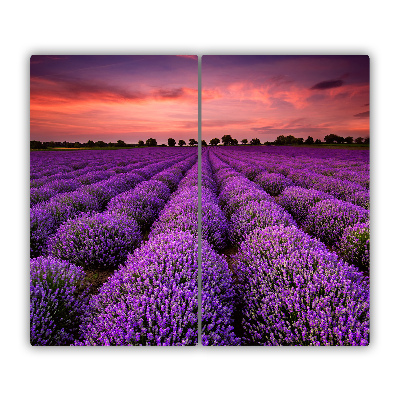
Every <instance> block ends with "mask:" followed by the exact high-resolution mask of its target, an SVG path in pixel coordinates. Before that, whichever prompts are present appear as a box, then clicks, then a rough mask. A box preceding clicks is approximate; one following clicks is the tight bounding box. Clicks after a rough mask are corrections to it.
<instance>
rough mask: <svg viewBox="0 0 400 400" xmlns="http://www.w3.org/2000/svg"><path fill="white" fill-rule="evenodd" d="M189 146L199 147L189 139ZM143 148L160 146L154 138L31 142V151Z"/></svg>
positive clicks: (173, 142)
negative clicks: (58, 148) (112, 140)
mask: <svg viewBox="0 0 400 400" xmlns="http://www.w3.org/2000/svg"><path fill="white" fill-rule="evenodd" d="M188 144H189V146H197V140H195V139H189V142H188ZM175 145H176V140H175V139H173V138H169V139H168V146H171V147H173V146H175ZM141 146H150V147H152V146H159V145H158V144H157V140H156V139H154V138H149V139H147V140H146V142H144V141H143V140H139V141H138V143H135V144H128V143H125V142H124V141H123V140H117V142H115V143H114V142H109V143H106V142H104V141H102V140H99V141H97V142H94V141H93V140H88V141H87V142H86V143H81V142H67V141H64V142H55V141H50V142H41V141H40V140H31V141H30V148H31V149H36V150H38V149H51V148H56V147H65V148H68V149H73V148H76V149H77V148H94V147H117V148H118V147H141ZM160 146H167V145H166V144H161V145H160ZM178 146H180V147H182V146H186V142H185V141H184V140H179V141H178Z"/></svg>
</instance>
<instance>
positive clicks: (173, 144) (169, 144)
mask: <svg viewBox="0 0 400 400" xmlns="http://www.w3.org/2000/svg"><path fill="white" fill-rule="evenodd" d="M175 145H176V141H175V139H172V138H169V139H168V146H171V147H173V146H175Z"/></svg>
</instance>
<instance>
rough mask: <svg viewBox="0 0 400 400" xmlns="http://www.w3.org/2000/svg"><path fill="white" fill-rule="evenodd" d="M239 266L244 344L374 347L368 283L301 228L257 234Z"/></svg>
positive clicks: (236, 261) (242, 249)
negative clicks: (370, 330) (370, 345)
mask: <svg viewBox="0 0 400 400" xmlns="http://www.w3.org/2000/svg"><path fill="white" fill-rule="evenodd" d="M234 267H235V269H236V271H237V274H238V277H239V282H240V283H239V290H240V293H241V297H242V301H243V321H242V323H243V330H244V336H243V338H242V340H243V343H244V344H247V345H302V346H308V345H313V346H319V345H325V346H332V345H333V346H336V345H353V346H354V345H368V342H369V281H368V279H367V278H365V277H364V276H363V274H362V273H361V272H359V271H358V270H357V269H356V268H355V267H354V266H352V265H349V264H347V263H344V262H343V261H341V260H340V259H338V257H337V255H335V254H334V253H332V252H330V251H329V250H328V249H327V248H326V247H325V246H324V245H323V244H322V243H321V242H320V241H318V240H316V239H314V238H311V237H310V236H309V235H307V234H306V233H304V232H302V231H301V230H299V229H297V228H296V227H294V226H289V227H283V226H272V227H267V228H265V229H262V230H255V231H253V233H252V234H251V235H249V236H248V237H247V238H246V240H245V241H244V242H242V243H241V245H240V248H239V252H238V254H237V255H236V257H235V259H234Z"/></svg>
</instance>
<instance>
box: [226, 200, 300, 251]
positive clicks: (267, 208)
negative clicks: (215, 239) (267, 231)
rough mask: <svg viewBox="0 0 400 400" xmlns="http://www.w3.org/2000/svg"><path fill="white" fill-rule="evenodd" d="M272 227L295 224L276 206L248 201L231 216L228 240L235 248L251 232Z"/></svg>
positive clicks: (289, 216) (267, 202)
mask: <svg viewBox="0 0 400 400" xmlns="http://www.w3.org/2000/svg"><path fill="white" fill-rule="evenodd" d="M272 225H284V226H287V225H296V222H295V221H294V220H293V218H292V217H291V215H290V214H288V213H287V212H286V211H285V210H284V209H283V208H282V207H280V206H279V205H277V204H274V203H271V202H269V201H250V202H248V203H247V204H246V205H245V206H244V207H243V208H240V209H239V210H238V211H236V212H235V213H234V214H233V215H232V216H231V219H230V222H229V240H230V241H231V243H232V244H233V245H236V246H237V245H238V244H239V243H241V242H242V241H243V240H244V239H245V237H246V236H247V235H248V234H249V233H251V232H252V231H253V230H255V229H263V228H265V227H267V226H272Z"/></svg>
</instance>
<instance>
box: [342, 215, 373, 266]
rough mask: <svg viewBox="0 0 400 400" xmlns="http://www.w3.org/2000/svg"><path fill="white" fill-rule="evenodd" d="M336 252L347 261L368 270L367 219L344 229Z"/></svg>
mask: <svg viewBox="0 0 400 400" xmlns="http://www.w3.org/2000/svg"><path fill="white" fill-rule="evenodd" d="M338 253H339V254H340V255H341V257H343V259H344V260H345V261H347V262H348V263H350V264H353V265H355V266H356V267H358V268H359V269H361V270H363V271H369V262H370V256H369V221H367V222H364V223H358V224H355V225H354V226H349V227H348V228H346V229H345V231H344V232H343V235H342V238H341V240H340V242H339V245H338Z"/></svg>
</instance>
